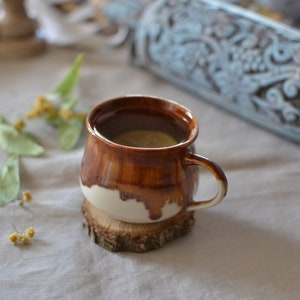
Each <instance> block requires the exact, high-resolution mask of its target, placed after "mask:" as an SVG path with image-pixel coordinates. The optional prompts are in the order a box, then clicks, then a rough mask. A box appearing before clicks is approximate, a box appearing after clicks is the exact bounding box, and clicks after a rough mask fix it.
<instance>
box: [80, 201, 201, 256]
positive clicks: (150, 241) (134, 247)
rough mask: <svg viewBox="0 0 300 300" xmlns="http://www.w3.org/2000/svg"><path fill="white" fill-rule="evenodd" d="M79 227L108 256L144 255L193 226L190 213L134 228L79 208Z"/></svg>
mask: <svg viewBox="0 0 300 300" xmlns="http://www.w3.org/2000/svg"><path fill="white" fill-rule="evenodd" d="M82 212H83V227H84V228H85V229H86V231H87V233H88V235H89V236H90V237H91V239H92V240H93V241H94V242H95V243H96V244H98V245H99V246H101V247H103V248H105V249H106V250H109V251H111V252H121V251H124V252H125V251H126V252H147V251H150V250H154V249H159V248H161V247H163V246H164V245H165V244H167V243H169V242H171V241H173V240H175V239H177V238H179V237H181V236H183V235H185V234H187V233H188V232H190V231H191V229H192V226H193V225H194V223H195V220H194V212H186V211H185V212H181V213H179V214H177V215H176V216H174V217H172V218H170V219H167V220H165V221H161V222H156V223H149V224H134V223H126V222H122V221H119V220H116V219H113V218H111V217H109V216H107V215H106V214H104V213H103V212H101V211H100V210H99V209H97V208H95V207H93V206H92V205H91V204H90V203H89V202H88V201H87V200H86V199H85V200H84V202H83V205H82Z"/></svg>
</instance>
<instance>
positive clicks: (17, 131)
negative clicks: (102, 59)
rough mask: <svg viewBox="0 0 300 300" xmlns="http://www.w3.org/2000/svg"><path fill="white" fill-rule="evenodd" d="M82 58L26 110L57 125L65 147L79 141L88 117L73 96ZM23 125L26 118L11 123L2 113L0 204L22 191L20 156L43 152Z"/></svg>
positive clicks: (67, 147)
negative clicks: (2, 151) (3, 159)
mask: <svg viewBox="0 0 300 300" xmlns="http://www.w3.org/2000/svg"><path fill="white" fill-rule="evenodd" d="M83 59H84V57H83V55H78V56H77V58H76V59H75V61H74V63H73V65H72V67H71V69H70V71H69V72H68V73H67V75H66V76H65V77H64V79H63V80H62V82H61V83H60V84H59V85H58V86H57V88H55V89H54V91H53V92H52V93H49V94H47V95H42V96H39V97H38V98H37V99H36V100H35V102H34V103H33V106H32V109H31V111H29V112H28V113H27V114H26V118H27V119H34V118H43V119H44V121H45V122H46V124H49V125H51V126H54V127H56V128H57V131H58V138H59V145H60V147H61V149H62V150H66V151H67V150H71V149H72V148H73V147H74V146H75V145H76V144H77V142H78V140H79V138H80V135H81V132H82V128H83V124H84V120H85V113H84V112H82V111H77V110H76V107H75V106H76V104H77V102H78V98H76V97H74V96H73V91H74V89H75V87H76V85H77V83H78V80H79V77H80V68H81V64H82V62H83ZM24 127H25V121H24V120H19V121H17V122H15V123H14V124H11V123H10V122H8V121H7V120H6V119H5V117H4V116H1V115H0V148H2V149H3V150H4V151H6V153H7V158H6V160H5V161H4V163H3V165H2V166H1V168H0V206H3V205H5V204H7V203H9V202H11V201H13V200H15V199H16V197H17V195H18V193H19V190H20V170H19V165H20V158H21V157H22V156H40V155H41V154H42V153H43V152H44V147H43V146H42V145H41V144H40V143H39V142H38V141H37V139H36V137H35V136H33V135H32V134H31V133H29V132H27V131H25V130H24Z"/></svg>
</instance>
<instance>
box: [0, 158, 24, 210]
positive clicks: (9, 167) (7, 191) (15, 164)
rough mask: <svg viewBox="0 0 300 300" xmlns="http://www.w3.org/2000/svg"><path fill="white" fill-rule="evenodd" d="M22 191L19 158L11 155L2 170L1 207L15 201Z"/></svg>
mask: <svg viewBox="0 0 300 300" xmlns="http://www.w3.org/2000/svg"><path fill="white" fill-rule="evenodd" d="M19 189H20V172H19V158H18V156H16V155H9V156H8V158H7V159H6V161H5V162H4V164H3V166H2V167H1V168H0V206H3V205H5V204H7V203H9V202H11V201H13V200H14V199H15V198H16V197H17V195H18V193H19Z"/></svg>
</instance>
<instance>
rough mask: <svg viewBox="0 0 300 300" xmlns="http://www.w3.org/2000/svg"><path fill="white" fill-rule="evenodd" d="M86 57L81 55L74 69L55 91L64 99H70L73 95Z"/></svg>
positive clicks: (73, 66) (72, 68) (77, 58)
mask: <svg viewBox="0 0 300 300" xmlns="http://www.w3.org/2000/svg"><path fill="white" fill-rule="evenodd" d="M83 59H84V56H83V55H82V54H79V55H78V56H77V57H76V59H75V61H74V63H73V65H72V67H71V70H70V71H69V72H68V73H67V75H66V76H65V78H64V79H63V81H62V82H61V83H60V84H59V85H58V87H57V88H56V89H55V90H54V93H57V94H60V95H61V96H62V97H63V98H65V97H68V96H70V95H71V94H72V92H73V90H74V88H75V86H76V84H77V82H78V80H79V76H80V67H81V64H82V61H83Z"/></svg>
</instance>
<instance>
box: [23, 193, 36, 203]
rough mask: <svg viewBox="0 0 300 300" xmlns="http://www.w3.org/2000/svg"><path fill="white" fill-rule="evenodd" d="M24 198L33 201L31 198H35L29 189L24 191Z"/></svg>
mask: <svg viewBox="0 0 300 300" xmlns="http://www.w3.org/2000/svg"><path fill="white" fill-rule="evenodd" d="M22 199H23V200H24V201H26V202H31V200H32V199H33V197H32V194H31V193H30V192H29V191H24V192H23V193H22Z"/></svg>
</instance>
